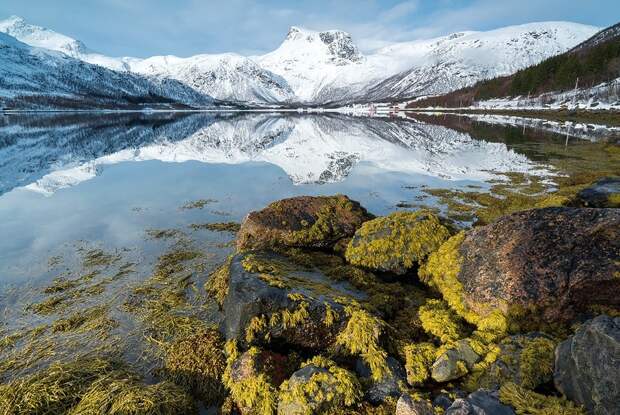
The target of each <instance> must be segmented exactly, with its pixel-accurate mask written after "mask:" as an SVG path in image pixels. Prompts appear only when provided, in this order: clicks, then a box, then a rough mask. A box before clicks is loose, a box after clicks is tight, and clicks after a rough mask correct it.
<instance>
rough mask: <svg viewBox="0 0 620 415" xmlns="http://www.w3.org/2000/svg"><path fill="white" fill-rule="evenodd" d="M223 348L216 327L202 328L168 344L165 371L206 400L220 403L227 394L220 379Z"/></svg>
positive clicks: (223, 361) (188, 389)
mask: <svg viewBox="0 0 620 415" xmlns="http://www.w3.org/2000/svg"><path fill="white" fill-rule="evenodd" d="M223 348H224V342H223V341H222V339H221V336H220V334H219V332H218V331H217V330H215V329H199V330H198V332H197V333H196V334H193V335H191V336H188V337H184V338H181V339H179V340H176V341H174V342H173V343H171V344H170V345H168V346H167V347H166V357H165V359H164V367H163V374H164V376H165V377H166V378H167V379H169V380H171V381H173V382H174V383H175V384H177V385H179V386H181V387H183V389H185V390H186V391H188V392H190V393H192V394H193V395H194V396H196V397H198V398H199V399H201V400H203V401H204V402H206V403H209V404H216V403H219V402H221V401H222V400H223V398H224V395H225V390H224V385H223V384H222V380H221V377H222V374H223V373H224V369H225V367H226V360H225V357H224V352H223Z"/></svg>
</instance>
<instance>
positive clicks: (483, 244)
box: [420, 208, 620, 326]
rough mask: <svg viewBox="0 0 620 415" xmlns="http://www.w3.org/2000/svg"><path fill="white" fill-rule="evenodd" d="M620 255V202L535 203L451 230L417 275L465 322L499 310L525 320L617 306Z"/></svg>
mask: <svg viewBox="0 0 620 415" xmlns="http://www.w3.org/2000/svg"><path fill="white" fill-rule="evenodd" d="M618 257H620V210H617V209H582V208H547V209H535V210H528V211H523V212H517V213H513V214H511V215H507V216H504V217H502V218H500V219H499V220H498V221H496V222H494V223H492V224H490V225H487V226H483V227H479V228H475V229H473V230H472V231H470V232H468V233H467V234H459V235H457V236H455V237H453V238H452V239H450V240H449V241H448V242H447V243H446V244H444V245H443V246H442V247H441V248H440V249H439V251H437V252H436V253H434V254H433V255H431V256H430V257H429V261H428V262H427V264H426V265H425V266H424V267H423V269H422V270H421V272H420V275H421V277H422V278H423V279H424V280H425V281H427V282H429V283H430V284H431V285H433V286H435V287H437V288H438V289H439V290H440V291H441V292H442V294H443V296H444V298H445V299H446V301H447V302H448V303H449V304H450V306H451V307H453V308H454V309H455V310H456V311H457V312H458V313H459V314H461V315H462V316H463V317H465V318H466V319H467V320H468V321H470V322H471V323H474V324H478V323H479V320H480V318H481V316H488V315H490V314H492V313H493V312H495V311H497V310H500V311H501V313H503V314H504V315H506V316H510V317H517V319H514V320H513V322H515V323H517V324H522V325H525V326H527V325H534V324H535V323H537V322H538V323H543V322H544V323H549V322H567V321H570V320H571V319H573V318H574V317H575V316H576V314H577V313H579V312H582V311H589V309H590V307H592V306H611V307H613V308H618V307H620V296H618V295H617V293H618V292H619V291H620V278H618V275H620V263H619V262H618ZM525 315H529V316H530V317H536V319H530V318H523V317H524V316H525ZM537 320H538V321H537Z"/></svg>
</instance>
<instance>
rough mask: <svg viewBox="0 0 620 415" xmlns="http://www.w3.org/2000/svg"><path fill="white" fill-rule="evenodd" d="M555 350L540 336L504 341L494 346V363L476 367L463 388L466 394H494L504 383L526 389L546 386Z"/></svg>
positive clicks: (539, 334) (540, 334)
mask: <svg viewBox="0 0 620 415" xmlns="http://www.w3.org/2000/svg"><path fill="white" fill-rule="evenodd" d="M555 346H556V342H555V341H554V340H553V339H552V338H551V337H549V336H547V335H545V334H543V333H528V334H519V335H514V336H509V337H506V338H505V339H503V340H502V341H501V342H500V343H499V344H498V345H497V347H498V351H497V352H496V353H495V356H494V359H493V360H492V361H485V362H482V363H481V364H480V365H476V367H475V369H474V371H473V372H472V373H471V374H470V375H469V376H468V377H467V379H466V381H465V385H466V387H467V389H469V390H477V389H480V388H484V389H491V390H495V389H499V387H500V386H501V385H503V384H504V383H506V382H513V383H516V384H518V385H520V386H523V387H525V388H528V389H534V388H536V387H538V386H540V385H542V384H545V383H548V382H550V381H551V380H552V378H553V367H554V363H553V362H554V351H555Z"/></svg>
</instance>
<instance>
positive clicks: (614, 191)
mask: <svg viewBox="0 0 620 415" xmlns="http://www.w3.org/2000/svg"><path fill="white" fill-rule="evenodd" d="M575 202H576V204H577V205H579V206H583V207H590V208H618V207H620V177H605V178H603V179H600V180H598V181H596V182H595V183H594V184H593V185H592V186H590V187H588V188H586V189H583V190H582V191H580V192H579V193H578V194H577V197H576V198H575Z"/></svg>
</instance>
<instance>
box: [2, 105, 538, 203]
mask: <svg viewBox="0 0 620 415" xmlns="http://www.w3.org/2000/svg"><path fill="white" fill-rule="evenodd" d="M0 136H2V137H3V140H2V143H1V144H0V173H1V174H0V178H1V179H0V193H4V192H7V191H9V190H11V189H13V188H15V187H27V188H28V189H30V190H33V191H37V192H40V193H44V194H48V195H49V194H52V193H54V192H55V191H57V190H58V189H61V188H65V187H69V186H73V185H76V184H78V183H81V182H84V181H86V180H89V179H92V178H93V177H95V176H97V175H98V174H100V173H101V172H102V170H103V169H104V168H105V166H109V165H111V164H117V163H120V162H127V161H145V160H160V161H164V162H185V161H190V160H194V161H201V162H204V163H225V164H241V163H247V162H250V161H254V162H267V163H270V164H273V165H275V166H278V167H279V168H281V169H282V170H283V171H285V172H286V174H287V175H288V176H289V177H290V179H291V180H292V182H293V183H295V184H310V183H333V182H341V181H343V180H344V179H345V178H346V177H347V176H348V175H349V174H350V172H351V169H352V168H353V166H355V165H356V164H358V163H360V162H366V163H368V164H370V165H372V166H375V167H376V168H378V169H380V170H383V171H392V172H402V173H408V174H424V175H429V176H433V177H439V178H442V179H446V180H458V179H469V180H488V179H490V178H491V177H492V173H491V172H494V171H495V172H502V171H530V170H532V169H535V168H537V166H535V165H534V164H533V163H531V162H530V161H529V160H528V159H527V157H525V156H523V155H521V154H518V153H516V152H514V151H512V150H510V149H508V148H507V147H506V145H504V144H502V143H492V142H488V141H481V140H476V139H474V138H472V137H471V136H470V135H469V134H465V133H460V132H457V131H455V130H453V129H450V128H446V127H443V126H438V125H433V124H428V123H424V122H418V121H416V120H385V119H376V118H350V117H345V116H336V115H332V116H316V115H282V114H260V115H257V114H223V115H212V114H185V115H179V114H177V115H169V114H168V115H156V116H145V115H140V116H137V117H136V116H132V115H127V114H125V115H122V116H118V115H106V116H103V117H94V118H92V119H88V118H78V119H75V118H65V117H49V118H45V119H35V120H32V119H30V118H17V119H11V120H9V121H8V122H5V124H4V125H3V126H2V127H1V128H0Z"/></svg>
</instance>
